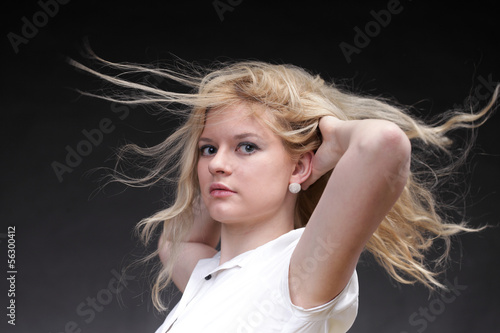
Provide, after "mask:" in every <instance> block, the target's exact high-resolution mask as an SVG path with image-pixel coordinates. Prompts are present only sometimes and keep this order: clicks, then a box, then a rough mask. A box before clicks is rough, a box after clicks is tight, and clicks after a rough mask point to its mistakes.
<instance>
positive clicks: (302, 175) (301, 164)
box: [290, 151, 314, 184]
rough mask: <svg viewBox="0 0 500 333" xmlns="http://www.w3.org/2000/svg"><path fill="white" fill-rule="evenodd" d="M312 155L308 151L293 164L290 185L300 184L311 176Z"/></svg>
mask: <svg viewBox="0 0 500 333" xmlns="http://www.w3.org/2000/svg"><path fill="white" fill-rule="evenodd" d="M313 157H314V153H313V152H312V151H309V152H307V153H305V154H303V155H302V156H301V157H300V158H299V160H298V161H297V163H296V164H295V169H294V170H293V173H292V176H291V177H290V183H298V184H302V183H303V182H305V181H306V179H307V178H309V176H310V175H311V172H312V159H313Z"/></svg>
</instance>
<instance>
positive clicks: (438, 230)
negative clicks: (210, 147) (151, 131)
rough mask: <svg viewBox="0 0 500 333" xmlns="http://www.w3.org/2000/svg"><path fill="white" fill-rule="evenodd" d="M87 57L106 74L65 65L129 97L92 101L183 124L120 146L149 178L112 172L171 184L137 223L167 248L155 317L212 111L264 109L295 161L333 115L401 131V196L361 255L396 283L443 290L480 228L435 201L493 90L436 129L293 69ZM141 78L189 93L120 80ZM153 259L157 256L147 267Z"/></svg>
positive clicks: (308, 202) (305, 200) (311, 201)
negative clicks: (169, 196)
mask: <svg viewBox="0 0 500 333" xmlns="http://www.w3.org/2000/svg"><path fill="white" fill-rule="evenodd" d="M93 57H94V58H95V59H97V60H98V61H99V62H100V63H101V64H102V65H103V66H104V67H103V68H101V69H102V70H96V71H95V70H93V69H90V68H88V67H86V66H84V65H82V64H80V63H77V62H74V61H71V63H72V64H73V65H74V66H76V67H78V68H80V69H82V70H84V71H86V72H89V73H91V74H93V75H96V76H98V77H100V78H102V79H104V80H107V81H108V82H110V83H112V84H114V85H117V86H119V87H120V88H121V89H123V88H126V89H131V91H133V92H134V93H131V94H126V93H122V94H120V95H117V94H114V95H102V94H101V95H97V97H100V98H104V99H107V100H109V101H114V102H120V103H125V104H140V105H148V106H152V107H153V109H155V110H157V111H158V112H159V113H160V114H163V113H171V114H173V115H175V116H181V117H182V118H183V119H184V122H183V124H182V125H181V126H180V127H179V128H178V129H177V130H176V131H175V132H174V133H173V134H172V135H170V136H169V137H168V138H167V139H166V140H164V141H163V142H161V143H159V144H158V145H156V146H153V147H148V148H141V147H139V146H137V145H133V144H130V145H126V146H124V147H123V148H122V151H121V153H120V155H119V156H120V159H121V158H122V157H123V156H124V155H125V154H126V153H132V154H136V155H139V156H140V157H142V158H146V159H147V160H149V161H153V163H152V164H150V165H149V168H148V169H147V172H146V174H145V175H142V176H138V177H131V176H127V175H125V174H123V173H121V172H119V171H118V170H116V172H115V174H114V177H115V179H116V180H118V181H120V182H122V183H125V184H127V185H130V186H150V185H153V184H155V183H157V182H158V181H165V180H171V181H173V182H174V183H176V184H177V187H176V189H177V190H176V194H175V199H174V202H173V204H172V205H171V206H170V207H168V208H166V209H164V210H161V211H159V212H157V213H155V214H154V215H152V216H150V217H148V218H145V219H143V220H142V221H140V222H139V223H138V225H137V231H138V233H139V235H140V238H141V239H142V241H143V242H144V243H145V244H146V245H147V244H149V243H150V242H152V241H153V240H154V239H157V237H158V232H157V229H158V228H159V227H161V229H162V235H163V237H164V239H167V240H168V241H169V243H170V263H169V264H167V265H166V267H165V268H164V269H162V270H161V271H159V272H158V275H157V277H156V280H155V283H154V286H153V290H152V296H153V303H154V304H155V306H156V307H157V309H159V310H165V309H166V307H165V305H164V303H163V302H162V300H161V297H160V292H161V291H162V290H163V289H164V288H166V287H167V286H168V284H169V282H170V280H171V279H170V275H171V272H172V269H173V265H174V263H175V261H176V259H177V257H178V254H179V249H180V246H181V243H182V241H183V240H185V239H186V237H187V235H188V233H189V231H190V228H191V227H192V224H193V223H192V222H193V210H194V209H196V207H195V206H196V205H195V203H196V202H197V200H198V199H199V195H200V189H199V184H198V178H197V172H196V165H197V161H198V155H199V152H198V148H197V143H198V139H199V137H200V135H201V132H202V130H203V126H204V123H205V117H206V113H207V111H208V110H215V111H220V112H223V110H224V108H225V107H228V106H231V105H235V104H238V103H248V104H249V105H254V104H256V105H260V106H263V107H264V109H265V112H266V114H267V115H269V116H270V117H260V118H259V119H261V120H263V121H265V123H266V124H267V125H268V126H269V128H270V129H271V130H272V131H273V132H274V133H275V134H276V135H278V136H279V137H281V139H282V141H283V144H284V146H285V148H286V149H287V151H288V152H289V153H290V154H291V156H292V157H299V156H300V155H301V154H303V153H305V152H307V151H314V150H316V149H317V148H318V147H319V145H320V144H321V135H320V133H319V129H318V123H319V120H320V119H321V117H324V116H328V115H331V116H335V117H337V118H339V119H341V120H354V119H369V118H371V119H385V120H388V121H391V122H393V123H395V124H397V125H398V126H399V127H400V128H401V129H402V130H403V131H404V132H405V133H406V135H407V136H408V138H409V139H410V140H411V143H412V160H411V172H410V176H409V178H408V181H407V183H406V186H405V187H404V190H403V192H402V194H401V196H400V197H399V199H398V200H397V202H396V203H395V205H394V206H393V208H392V209H391V210H390V212H389V213H388V214H387V216H386V217H385V218H384V220H383V221H382V223H381V224H380V226H379V227H378V229H377V230H376V231H375V233H374V234H373V236H372V237H371V239H370V240H369V242H368V243H367V245H366V250H367V251H369V252H370V253H371V254H372V255H373V256H374V258H375V259H376V260H377V262H378V263H379V264H380V265H381V266H382V267H383V268H384V269H385V270H386V271H387V272H388V274H389V275H390V276H392V277H393V278H394V279H395V280H396V281H399V282H400V283H405V284H412V283H415V282H420V283H422V284H424V285H425V286H427V287H429V288H430V289H434V288H436V287H438V288H442V287H444V286H443V285H442V284H441V283H440V282H439V281H438V280H437V278H436V277H437V274H438V273H439V269H440V268H442V264H443V262H445V259H446V258H447V257H448V256H449V252H450V249H451V237H452V236H453V235H456V234H458V233H460V232H467V231H474V230H477V229H473V228H469V227H468V226H467V225H466V223H465V222H464V221H462V220H461V221H460V222H458V223H457V222H453V221H448V219H447V218H446V215H443V214H441V212H442V207H443V206H442V205H443V203H442V202H441V201H440V198H439V196H438V195H437V192H438V191H437V189H438V186H437V185H439V184H440V183H441V182H443V180H444V179H445V178H447V177H448V176H450V175H452V174H453V173H454V172H455V170H457V167H459V166H460V165H461V164H463V162H464V161H465V156H466V155H467V154H466V153H467V151H468V150H469V149H470V147H471V142H472V140H469V143H468V144H466V145H465V146H466V148H465V150H464V151H461V153H460V154H459V155H460V156H459V157H457V156H456V154H453V150H452V148H453V147H452V140H451V139H450V137H449V134H450V131H452V130H455V129H459V128H475V127H477V126H480V125H481V124H483V123H484V121H485V120H486V119H487V118H488V117H489V116H490V115H491V113H492V112H491V111H492V110H493V107H494V105H495V101H496V98H497V95H498V92H499V87H497V89H496V90H495V92H494V94H493V96H492V98H491V101H490V102H489V104H488V105H486V106H485V107H484V108H483V109H482V110H480V111H479V112H474V111H472V110H471V111H470V112H465V111H460V110H452V111H449V112H447V113H445V114H444V116H442V117H441V119H440V120H439V121H436V122H434V123H432V124H427V123H425V122H424V121H423V120H419V119H417V118H416V117H414V116H412V115H411V114H410V109H409V108H406V107H401V106H399V105H397V104H396V103H393V102H390V101H388V100H386V99H384V98H379V97H370V96H364V95H361V94H359V93H354V92H350V91H348V90H347V89H345V88H344V87H341V86H338V85H336V84H335V83H331V82H325V81H324V80H323V79H322V78H320V76H318V75H313V74H311V73H309V72H307V71H306V70H304V69H302V68H299V67H296V66H293V65H285V64H269V63H264V62H257V61H243V62H218V63H214V64H213V65H210V66H206V67H203V66H199V65H194V64H187V63H184V62H180V63H178V65H177V66H170V67H166V66H162V67H158V66H153V65H136V64H130V63H110V62H107V61H105V60H103V59H101V58H99V57H97V56H95V55H93ZM104 69H106V70H107V69H112V70H118V71H119V72H120V74H119V75H108V74H103V73H102V72H103V70H104ZM138 73H139V74H143V75H152V76H154V77H157V78H160V79H161V80H165V81H166V82H172V83H175V84H181V85H182V86H185V87H187V88H188V89H189V91H188V92H173V91H170V90H171V89H160V88H158V87H155V86H154V85H152V84H147V83H138V82H134V81H133V80H129V79H125V76H124V75H125V74H132V75H136V74H138ZM84 94H88V93H84ZM90 95H93V94H90ZM93 96H96V95H93ZM256 109H258V108H256ZM260 109H262V108H260ZM221 110H222V111H221ZM257 116H259V115H258V114H257ZM439 156H445V157H446V161H447V162H446V163H445V164H444V165H434V164H436V163H434V162H433V161H436V160H439V159H438V157H439ZM431 164H432V165H431ZM330 173H331V172H329V173H327V174H325V175H324V176H323V177H321V178H320V179H319V180H318V181H317V182H316V183H315V184H314V185H313V186H311V187H309V189H307V190H306V191H302V192H300V193H299V195H298V199H297V203H296V212H295V227H302V226H305V225H306V224H307V222H308V219H309V217H310V215H311V213H312V211H313V210H314V208H315V206H316V204H317V202H318V200H319V198H320V196H321V194H322V192H323V190H324V187H325V185H326V182H327V180H328V178H329V176H330ZM392 176H396V177H397V175H392ZM389 177H391V175H389ZM388 180H389V179H388ZM438 240H439V241H440V244H441V245H442V246H441V252H440V255H439V256H438V257H437V258H433V259H432V260H429V258H428V254H429V252H430V251H431V250H433V248H434V247H435V246H434V245H435V242H436V241H438ZM434 250H435V249H434ZM157 255H158V250H157V251H156V252H154V253H151V254H150V255H149V256H147V257H146V258H145V260H150V259H153V258H156V257H157Z"/></svg>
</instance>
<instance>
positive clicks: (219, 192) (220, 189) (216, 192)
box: [209, 183, 236, 198]
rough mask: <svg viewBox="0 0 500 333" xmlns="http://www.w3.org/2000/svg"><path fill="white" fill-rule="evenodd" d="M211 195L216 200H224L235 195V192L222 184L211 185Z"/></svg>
mask: <svg viewBox="0 0 500 333" xmlns="http://www.w3.org/2000/svg"><path fill="white" fill-rule="evenodd" d="M209 191H210V195H211V196H212V197H214V198H224V197H228V196H231V195H233V194H235V193H236V192H234V191H233V190H231V189H230V188H229V187H227V186H226V185H224V184H221V183H214V184H212V185H210V190H209Z"/></svg>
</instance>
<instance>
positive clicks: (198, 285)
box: [74, 58, 498, 333]
mask: <svg viewBox="0 0 500 333" xmlns="http://www.w3.org/2000/svg"><path fill="white" fill-rule="evenodd" d="M98 59H99V58H98ZM99 60H100V61H101V62H102V63H104V64H105V65H107V66H109V67H111V68H114V69H118V70H121V71H125V72H129V73H137V72H141V73H145V74H153V75H156V76H159V77H161V78H162V79H168V80H172V81H174V82H177V83H181V84H183V85H185V86H187V87H189V88H192V89H193V90H192V92H191V93H176V92H171V91H165V90H162V89H159V88H156V87H154V86H151V85H146V84H141V83H133V82H130V81H128V80H125V79H124V78H123V76H121V75H117V76H108V75H104V74H100V73H98V72H95V71H93V70H92V69H89V68H87V67H85V66H83V65H81V64H78V63H74V65H75V66H77V67H79V68H81V69H84V70H86V71H88V72H91V73H93V74H95V75H98V76H100V77H102V78H104V79H106V80H108V81H110V82H112V83H114V84H117V85H119V86H122V87H125V88H130V89H133V90H134V91H135V93H134V96H135V97H134V98H131V99H127V98H116V97H104V98H107V99H109V100H113V101H117V100H118V101H120V102H122V103H135V104H152V105H154V106H155V107H157V108H158V110H160V111H161V112H173V113H175V114H177V115H179V114H180V115H182V116H184V117H185V122H184V124H183V125H182V126H181V127H180V128H179V129H178V130H177V131H176V132H175V133H174V134H173V135H172V136H170V137H169V138H167V139H166V140H165V141H164V142H162V143H160V144H158V145H157V146H154V147H150V148H140V147H138V146H135V145H129V146H126V147H125V148H124V152H132V153H137V154H139V155H141V156H144V157H147V158H149V159H151V160H153V161H155V163H154V164H153V165H152V166H151V167H150V169H149V172H148V174H147V175H145V176H143V177H138V178H132V177H127V176H125V175H123V174H116V177H117V179H118V180H120V181H122V182H124V183H126V184H129V185H132V186H145V185H150V184H153V183H155V182H157V181H159V180H166V179H169V180H173V181H175V182H176V183H177V191H176V193H175V201H174V203H173V204H172V206H170V207H168V208H166V209H165V210H162V211H160V212H158V213H156V214H154V215H153V216H151V217H149V218H146V219H144V220H143V221H141V222H140V223H139V225H138V230H139V231H140V233H141V236H142V239H143V240H144V242H146V243H149V242H151V241H153V240H154V239H155V237H156V235H158V233H157V232H156V230H158V229H161V237H159V240H158V250H157V251H156V252H155V253H153V254H151V256H149V257H148V258H146V259H152V258H157V257H159V258H160V259H161V262H162V263H163V269H162V270H161V271H160V272H159V274H158V277H157V279H156V283H155V285H154V287H153V301H154V304H155V305H156V307H157V308H158V309H160V310H166V306H165V303H164V302H163V301H162V299H161V297H160V291H161V290H163V289H164V288H165V287H166V286H167V285H168V283H169V282H170V281H173V283H174V284H175V285H176V286H177V288H178V289H179V290H180V291H181V292H182V293H183V296H182V298H181V300H180V301H179V303H178V304H177V305H176V306H175V307H174V308H173V309H171V311H170V313H169V315H168V316H167V318H166V320H165V322H164V323H163V325H161V327H160V328H158V330H157V331H156V332H157V333H165V332H169V333H174V332H346V331H347V330H348V329H349V328H350V327H351V325H352V324H353V322H354V320H355V317H356V314H357V308H358V281H357V275H356V264H357V262H358V259H359V257H360V255H361V253H362V252H363V251H364V250H366V251H369V252H370V253H371V254H373V256H374V257H375V258H376V259H377V260H378V262H379V263H380V264H381V265H382V266H383V267H384V268H385V269H386V270H387V272H388V273H389V274H390V275H391V276H392V277H393V278H394V279H395V280H397V281H399V282H401V283H414V282H419V283H422V284H424V285H426V286H427V287H429V288H431V289H432V288H436V287H437V288H442V287H444V286H442V285H441V284H440V282H439V281H438V280H437V279H436V274H437V273H438V271H437V269H438V266H436V267H434V268H433V266H430V265H429V263H428V262H427V260H426V258H425V256H424V253H425V251H426V250H428V249H430V248H431V247H432V245H433V242H434V241H435V240H438V239H440V240H443V241H444V244H445V247H444V251H443V253H442V256H441V257H440V258H439V259H438V261H437V262H436V264H439V263H441V262H442V261H443V260H444V259H446V257H447V255H448V250H449V248H450V237H451V236H453V235H455V234H457V233H459V232H462V231H470V230H472V229H469V228H468V227H467V226H466V225H465V224H464V223H463V222H461V223H453V222H451V221H445V220H444V219H442V218H441V217H440V215H439V208H440V206H439V201H438V200H437V199H438V198H437V196H436V193H434V192H432V191H431V186H434V185H436V183H437V184H439V182H440V181H441V177H443V176H445V175H447V174H449V173H450V171H451V170H453V168H454V167H456V166H457V164H459V163H461V162H462V161H461V160H459V161H452V162H449V163H448V164H446V165H444V166H443V167H442V168H435V167H434V168H430V167H427V166H428V163H427V162H428V159H429V158H432V159H435V158H436V156H437V155H439V154H438V153H442V154H443V155H444V156H453V155H452V154H450V151H449V150H448V147H450V144H451V140H450V139H449V138H448V137H447V136H446V134H447V133H448V132H449V131H450V130H453V129H456V128H461V127H473V126H478V125H480V123H481V122H484V121H485V119H486V118H487V117H488V115H489V114H490V113H491V112H489V110H491V108H492V106H493V103H494V100H495V98H496V96H497V94H498V88H497V90H496V91H495V95H494V96H493V98H492V102H491V103H490V105H488V106H487V107H486V108H485V109H484V110H482V111H481V112H479V113H476V114H474V113H470V114H468V113H460V112H455V113H452V114H448V115H447V116H446V117H444V118H443V120H442V122H441V123H440V124H432V125H429V124H425V123H424V122H422V121H420V120H417V119H415V118H413V117H412V116H410V114H409V113H408V111H407V110H405V109H403V108H400V107H396V106H394V105H391V104H390V103H388V102H386V101H383V100H380V99H377V98H373V97H364V96H359V95H356V94H353V93H349V92H346V91H343V90H342V89H340V88H339V87H336V86H335V85H334V84H331V83H327V82H325V81H324V80H322V79H321V78H320V77H319V76H316V75H312V74H310V73H308V72H307V71H305V70H303V69H301V68H297V67H294V66H291V65H274V64H268V63H262V62H255V61H249V62H234V63H222V64H221V63H219V64H217V65H214V66H213V67H211V68H195V67H189V68H188V67H185V68H184V69H182V70H181V69H176V70H172V69H165V68H164V69H161V68H155V67H148V66H137V65H134V64H113V63H109V62H106V61H104V60H102V59H99ZM137 92H139V94H138V93H137ZM179 106H183V108H181V107H179ZM412 149H413V151H412ZM464 155H465V154H463V155H462V157H463V156H464ZM429 175H431V176H432V178H433V179H436V181H435V183H434V185H432V184H430V183H429V178H430V177H429ZM218 244H220V251H218V250H216V248H217V245H218Z"/></svg>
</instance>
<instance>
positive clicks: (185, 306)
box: [156, 228, 358, 333]
mask: <svg viewBox="0 0 500 333" xmlns="http://www.w3.org/2000/svg"><path fill="white" fill-rule="evenodd" d="M303 231H304V228H301V229H296V230H292V231H290V232H288V233H286V234H284V235H282V236H280V237H278V238H277V239H275V240H272V241H270V242H268V243H266V244H264V245H262V246H260V247H258V248H256V249H254V250H251V251H248V252H245V253H242V254H240V255H239V256H237V257H235V258H233V259H231V260H229V261H227V262H225V263H224V264H222V265H220V266H219V260H220V252H219V253H217V254H216V255H215V256H214V257H213V258H209V259H202V260H200V261H199V262H198V264H197V265H196V267H195V269H194V271H193V273H192V274H191V277H190V278H189V282H188V284H187V286H186V290H185V291H184V294H183V296H182V298H181V300H180V301H179V303H178V304H177V305H176V306H175V307H174V308H173V309H172V311H171V312H170V314H169V315H168V316H167V318H166V319H165V322H164V323H163V325H161V326H160V327H159V328H158V330H157V331H156V333H165V332H168V333H181V332H182V333H191V332H203V333H211V332H214V333H226V332H231V333H233V332H234V333H250V332H259V333H266V332H282V333H302V332H308V333H310V332H314V333H323V332H325V333H326V332H328V333H344V332H347V330H348V329H349V328H350V327H351V325H352V324H353V322H354V319H355V318H356V315H357V310H358V279H357V274H356V272H354V273H353V275H352V277H351V279H350V281H349V282H348V284H347V286H346V287H345V288H344V290H343V291H342V292H341V293H340V294H339V295H338V296H337V297H336V298H335V299H333V300H331V301H330V302H328V303H326V304H324V305H321V306H318V307H315V308H311V309H304V308H301V307H299V306H296V305H294V304H292V302H291V300H290V292H289V289H288V267H289V263H290V258H291V256H292V253H293V250H294V249H295V246H296V245H297V243H298V241H299V239H300V236H301V235H302V232H303ZM181 260H182V259H181Z"/></svg>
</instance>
